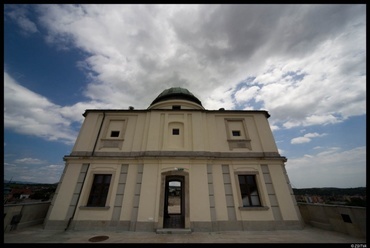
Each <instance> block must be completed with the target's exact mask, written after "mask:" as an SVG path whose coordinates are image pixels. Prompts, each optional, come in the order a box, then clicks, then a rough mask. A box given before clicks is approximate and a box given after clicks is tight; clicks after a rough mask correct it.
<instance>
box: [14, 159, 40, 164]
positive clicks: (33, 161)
mask: <svg viewBox="0 0 370 248" xmlns="http://www.w3.org/2000/svg"><path fill="white" fill-rule="evenodd" d="M14 163H17V164H44V163H45V162H44V161H42V160H40V159H37V158H20V159H16V160H15V161H14Z"/></svg>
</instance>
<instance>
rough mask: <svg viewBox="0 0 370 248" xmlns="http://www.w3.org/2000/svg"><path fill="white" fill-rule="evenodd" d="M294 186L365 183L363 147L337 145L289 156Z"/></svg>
mask: <svg viewBox="0 0 370 248" xmlns="http://www.w3.org/2000/svg"><path fill="white" fill-rule="evenodd" d="M286 168H287V172H288V176H289V178H290V181H291V183H292V186H293V187H296V188H306V187H312V185H315V187H340V188H346V187H348V188H350V187H366V147H357V148H354V149H351V150H346V151H340V149H339V148H338V147H334V148H329V149H328V150H326V151H324V152H321V153H318V154H311V155H304V156H303V157H300V158H295V159H288V162H287V163H286Z"/></svg>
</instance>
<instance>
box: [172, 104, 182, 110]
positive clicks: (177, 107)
mask: <svg viewBox="0 0 370 248" xmlns="http://www.w3.org/2000/svg"><path fill="white" fill-rule="evenodd" d="M172 109H181V106H180V105H173V106H172Z"/></svg>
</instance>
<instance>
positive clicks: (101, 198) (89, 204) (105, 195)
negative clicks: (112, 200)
mask: <svg viewBox="0 0 370 248" xmlns="http://www.w3.org/2000/svg"><path fill="white" fill-rule="evenodd" d="M97 176H102V177H103V179H102V183H99V184H96V183H95V180H96V177H97ZM107 176H110V180H109V184H108V185H104V184H107V183H104V182H105V178H106V177H107ZM112 181H113V174H112V173H101V172H100V173H99V172H97V173H94V174H93V175H92V182H91V185H90V191H89V195H88V197H87V202H86V207H89V208H106V207H107V202H108V199H109V192H110V189H111V184H112ZM99 185H102V186H103V187H107V188H106V189H104V188H103V189H96V187H98V186H99ZM97 190H100V191H105V192H103V194H100V195H99V196H98V197H99V201H98V204H93V202H92V201H93V194H95V191H97ZM100 193H101V192H100ZM104 198H105V199H104ZM103 201H104V204H102V202H103Z"/></svg>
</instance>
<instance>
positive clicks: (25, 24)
mask: <svg viewBox="0 0 370 248" xmlns="http://www.w3.org/2000/svg"><path fill="white" fill-rule="evenodd" d="M5 8H6V10H7V11H5V13H6V17H9V18H11V19H13V20H14V21H15V22H16V23H17V24H18V26H19V27H20V28H21V31H22V33H23V34H32V33H36V32H38V29H37V26H36V24H35V23H34V22H33V21H31V20H30V19H29V18H28V16H27V14H28V9H27V5H6V6H5Z"/></svg>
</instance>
